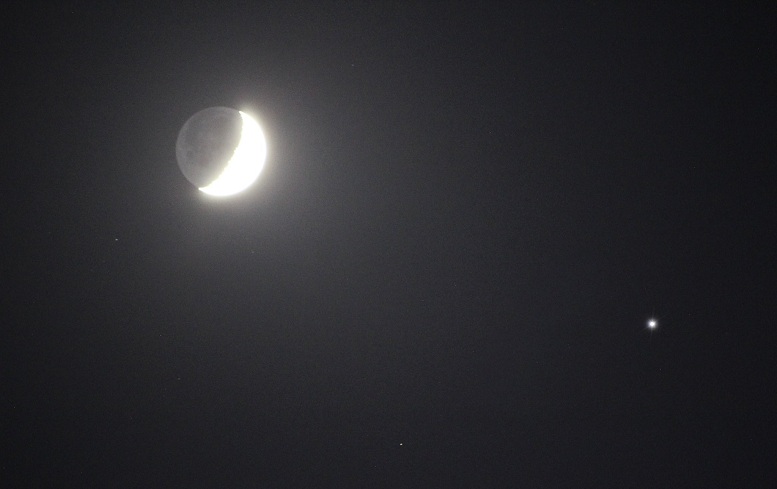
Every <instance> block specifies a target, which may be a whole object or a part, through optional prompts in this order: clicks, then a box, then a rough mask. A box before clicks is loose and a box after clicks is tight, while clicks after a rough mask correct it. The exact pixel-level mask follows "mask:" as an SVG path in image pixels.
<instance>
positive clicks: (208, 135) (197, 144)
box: [175, 107, 243, 187]
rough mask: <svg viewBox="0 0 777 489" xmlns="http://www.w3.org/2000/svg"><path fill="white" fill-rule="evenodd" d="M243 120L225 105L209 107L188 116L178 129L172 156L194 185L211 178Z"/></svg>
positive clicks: (222, 164) (237, 137) (232, 149)
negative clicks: (179, 129)
mask: <svg viewBox="0 0 777 489" xmlns="http://www.w3.org/2000/svg"><path fill="white" fill-rule="evenodd" d="M242 127H243V120H242V118H241V117H240V112H239V111H237V110H235V109H230V108H228V107H210V108H207V109H204V110H201V111H199V112H197V113H196V114H194V115H193V116H191V117H190V118H189V120H188V121H186V124H184V125H183V127H182V128H181V132H179V133H178V141H177V142H176V144H175V156H176V158H177V159H178V166H179V167H180V168H181V172H182V173H183V174H184V176H185V177H186V179H187V180H189V181H190V182H192V183H193V184H194V185H195V186H197V187H205V186H207V185H209V184H210V183H212V182H213V180H215V179H216V178H217V177H218V176H219V175H220V174H221V172H222V171H223V170H224V167H225V165H226V163H227V162H229V160H230V158H232V155H233V154H234V152H235V148H237V146H238V144H239V143H240V135H241V130H242Z"/></svg>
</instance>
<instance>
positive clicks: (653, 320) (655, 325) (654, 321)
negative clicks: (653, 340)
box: [647, 318, 658, 329]
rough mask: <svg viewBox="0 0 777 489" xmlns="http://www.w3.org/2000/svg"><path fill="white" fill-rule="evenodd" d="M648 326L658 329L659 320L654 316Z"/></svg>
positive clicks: (649, 320)
mask: <svg viewBox="0 0 777 489" xmlns="http://www.w3.org/2000/svg"><path fill="white" fill-rule="evenodd" d="M647 327H648V328H650V329H656V328H657V327H658V321H656V320H655V319H653V318H650V319H648V322H647Z"/></svg>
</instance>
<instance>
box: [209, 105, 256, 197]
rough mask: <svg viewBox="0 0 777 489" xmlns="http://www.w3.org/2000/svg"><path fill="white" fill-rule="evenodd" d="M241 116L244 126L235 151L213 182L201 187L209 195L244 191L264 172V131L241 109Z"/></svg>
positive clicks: (232, 193)
mask: <svg viewBox="0 0 777 489" xmlns="http://www.w3.org/2000/svg"><path fill="white" fill-rule="evenodd" d="M240 117H241V118H242V119H243V126H242V129H241V135H240V143H239V144H238V146H237V148H235V153H234V154H233V155H232V158H231V159H230V160H229V162H228V163H227V165H226V167H225V168H224V171H223V172H222V173H221V174H220V175H219V176H218V177H216V179H215V180H214V181H213V182H212V183H210V184H209V185H207V186H204V187H200V191H202V192H204V193H206V194H208V195H213V196H218V197H225V196H228V195H234V194H236V193H239V192H242V191H243V190H245V189H247V188H248V187H250V186H251V184H252V183H254V182H255V181H256V179H257V178H258V177H259V174H260V173H261V172H262V168H263V167H264V160H265V158H266V157H267V142H266V141H265V139H264V133H263V132H262V129H261V127H259V124H258V123H257V122H256V121H255V120H254V119H253V118H252V117H251V116H249V115H248V114H246V113H245V112H242V111H241V112H240Z"/></svg>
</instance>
